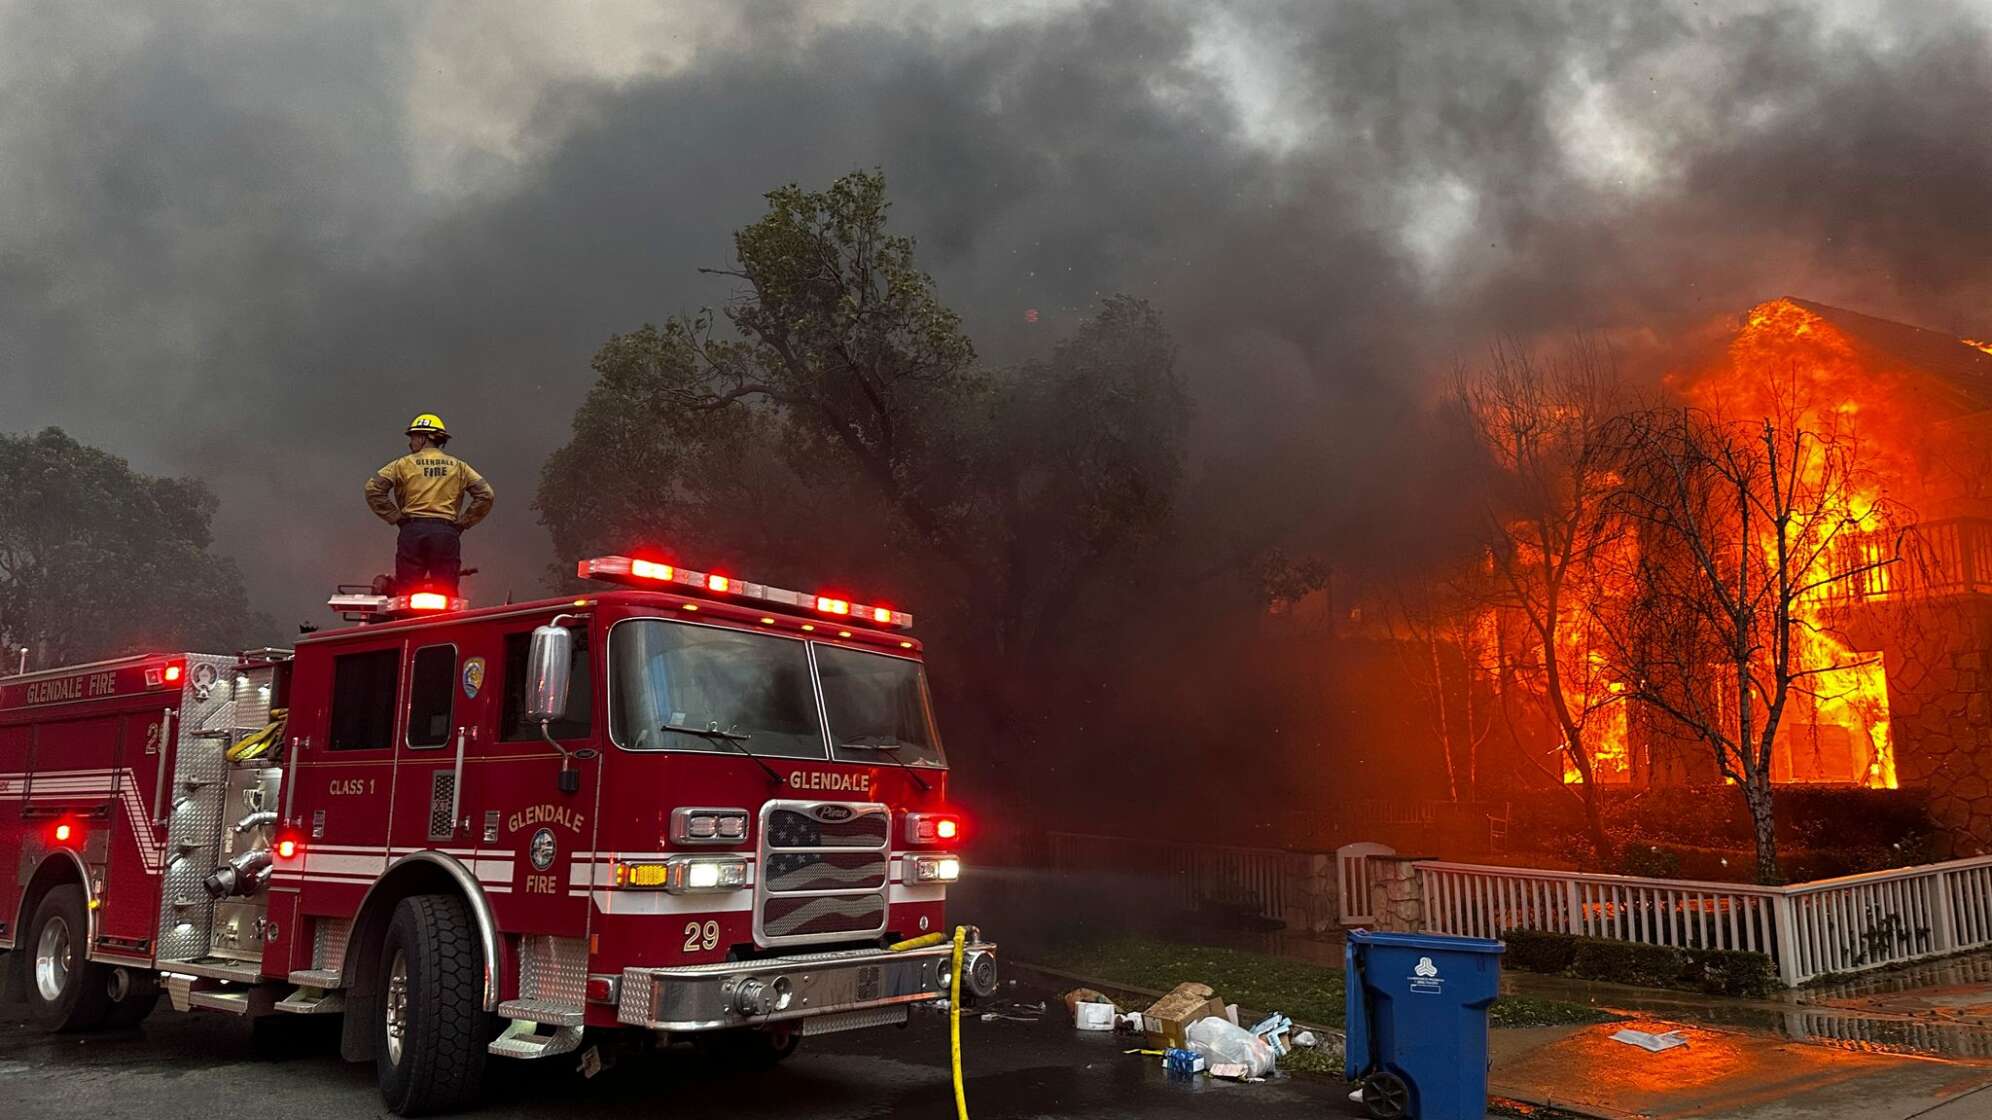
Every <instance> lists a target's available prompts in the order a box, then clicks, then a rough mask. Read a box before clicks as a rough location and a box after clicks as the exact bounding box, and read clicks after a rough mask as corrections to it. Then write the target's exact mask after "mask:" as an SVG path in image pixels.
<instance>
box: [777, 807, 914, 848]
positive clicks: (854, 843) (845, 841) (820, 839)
mask: <svg viewBox="0 0 1992 1120" xmlns="http://www.w3.org/2000/svg"><path fill="white" fill-rule="evenodd" d="M871 808H877V809H879V810H881V811H880V812H876V813H873V812H867V811H866V810H867V809H871ZM884 808H885V807H884V806H883V805H879V806H865V805H845V804H842V803H840V802H821V803H818V804H814V805H811V806H810V807H809V808H808V809H776V810H775V811H774V812H772V813H769V814H768V828H767V835H768V839H769V842H770V843H771V844H773V845H775V846H776V847H795V848H882V847H884V846H885V837H886V833H887V832H889V831H891V826H892V822H891V820H890V819H889V818H888V817H887V816H886V815H885V813H884V812H883V810H884ZM845 809H848V810H850V811H851V812H852V813H853V814H854V815H853V816H851V817H849V818H848V819H845V820H841V821H839V820H827V821H826V820H820V819H818V818H817V817H816V816H815V814H814V813H812V812H811V811H810V810H816V811H829V812H832V813H835V812H837V811H839V810H845Z"/></svg>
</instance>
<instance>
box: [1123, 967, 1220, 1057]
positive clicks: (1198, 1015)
mask: <svg viewBox="0 0 1992 1120" xmlns="http://www.w3.org/2000/svg"><path fill="white" fill-rule="evenodd" d="M1212 1015H1215V1016H1217V1017H1218V1018H1220V1019H1222V1018H1224V1001H1222V1000H1220V999H1218V998H1217V993H1216V992H1215V991H1213V990H1212V989H1211V987H1210V985H1208V984H1198V983H1194V982H1191V983H1185V984H1178V985H1176V990H1175V991H1173V992H1170V993H1169V994H1168V995H1166V996H1163V997H1162V998H1161V999H1158V1000H1156V1001H1155V1002H1154V1003H1151V1004H1149V1005H1148V1010H1147V1011H1144V1012H1142V1014H1141V1033H1142V1034H1144V1035H1146V1036H1147V1039H1148V1048H1149V1049H1150V1050H1167V1049H1169V1048H1170V1047H1172V1046H1173V1047H1176V1048H1177V1049H1187V1048H1188V1047H1189V1045H1190V1042H1189V1038H1188V1036H1187V1035H1186V1034H1185V1032H1186V1031H1188V1030H1189V1029H1190V1024H1191V1023H1195V1022H1197V1021H1199V1020H1201V1019H1206V1018H1209V1017H1210V1016H1212Z"/></svg>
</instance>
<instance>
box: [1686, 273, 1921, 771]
mask: <svg viewBox="0 0 1992 1120" xmlns="http://www.w3.org/2000/svg"><path fill="white" fill-rule="evenodd" d="M1681 388H1682V389H1683V390H1684V393H1685V395H1686V396H1687V398H1688V399H1689V401H1690V402H1691V403H1693V404H1696V405H1698V406H1701V407H1704V408H1708V409H1710V410H1712V411H1717V412H1720V413H1723V414H1725V415H1728V416H1731V417H1738V418H1744V417H1756V416H1769V415H1774V414H1777V413H1779V412H1780V411H1782V412H1783V413H1784V414H1785V416H1786V417H1787V419H1786V421H1785V422H1786V423H1789V424H1794V425H1797V426H1799V427H1801V428H1803V429H1805V430H1808V431H1815V432H1817V431H1829V430H1830V431H1837V432H1840V433H1842V434H1844V435H1846V436H1847V437H1849V438H1850V439H1852V440H1853V441H1854V443H1855V445H1856V446H1857V448H1858V453H1859V454H1860V455H1861V456H1862V458H1863V460H1864V461H1865V462H1867V463H1868V464H1870V465H1871V468H1872V470H1871V473H1870V474H1869V475H1868V476H1867V477H1865V478H1864V479H1863V480H1862V482H1861V484H1859V485H1856V486H1851V487H1846V488H1844V492H1838V493H1836V494H1835V495H1834V497H1833V498H1832V500H1833V501H1834V502H1835V503H1836V505H1837V508H1835V509H1833V510H1831V511H1830V512H1831V513H1832V514H1833V515H1834V516H1833V520H1835V521H1839V522H1842V523H1843V524H1845V525H1846V526H1848V527H1849V528H1850V529H1851V532H1850V533H1849V535H1848V536H1847V537H1846V545H1847V546H1848V547H1851V548H1853V549H1856V550H1858V551H1856V552H1855V553H1853V554H1851V556H1850V554H1849V553H1848V552H1847V551H1846V549H1844V548H1843V549H1836V550H1829V551H1827V552H1825V553H1822V554H1821V555H1820V556H1819V557H1818V558H1817V559H1816V560H1815V561H1814V563H1813V565H1812V567H1811V569H1810V570H1808V571H1807V572H1805V573H1803V575H1804V579H1805V581H1806V582H1807V583H1817V584H1820V585H1821V586H1820V587H1819V589H1818V590H1817V591H1815V592H1814V593H1812V594H1810V595H1808V596H1806V597H1805V598H1804V599H1803V600H1801V602H1800V603H1798V604H1797V610H1798V616H1799V617H1798V623H1799V625H1798V626H1797V627H1796V628H1795V634H1794V638H1795V640H1796V642H1797V649H1796V650H1795V654H1794V656H1795V659H1796V660H1797V662H1798V664H1799V665H1800V666H1801V667H1802V668H1804V669H1805V670H1807V671H1808V672H1809V673H1811V674H1812V675H1811V676H1809V677H1808V678H1807V685H1806V688H1805V691H1804V692H1803V693H1801V694H1800V695H1799V696H1797V697H1795V698H1794V703H1793V704H1792V706H1791V707H1790V708H1789V709H1788V710H1787V712H1786V714H1785V717H1784V721H1783V723H1782V725H1781V727H1780V729H1779V742H1778V746H1777V751H1776V761H1775V766H1776V771H1775V772H1776V776H1777V778H1778V779H1779V780H1782V781H1800V782H1803V781H1814V782H1822V781H1823V782H1838V781H1848V782H1854V783H1858V784H1861V785H1866V786H1869V787H1872V788H1880V789H1894V788H1895V786H1896V772H1895V747H1894V741H1893V738H1892V737H1891V733H1890V726H1889V715H1888V678H1887V672H1886V670H1885V668H1884V666H1883V664H1882V658H1881V654H1880V653H1879V652H1878V651H1864V650H1858V649H1854V648H1852V647H1851V646H1849V645H1848V644H1847V643H1846V642H1845V641H1844V640H1843V639H1842V638H1841V637H1839V636H1838V635H1839V633H1840V629H1841V628H1840V627H1838V626H1836V625H1835V622H1836V620H1835V618H1833V617H1832V613H1831V612H1833V611H1835V610H1836V609H1838V607H1839V605H1840V604H1844V603H1845V602H1846V601H1847V599H1848V598H1849V596H1850V595H1855V596H1858V595H1862V594H1865V595H1867V596H1868V597H1875V596H1878V595H1884V594H1886V593H1887V590H1888V587H1889V580H1890V576H1891V572H1892V567H1891V566H1890V565H1889V564H1888V561H1890V560H1891V559H1892V557H1890V556H1888V555H1885V554H1883V551H1882V550H1883V549H1884V548H1885V547H1886V546H1885V544H1884V543H1883V542H1882V541H1881V540H1879V539H1877V538H1878V537H1879V536H1880V534H1879V533H1878V532H1877V530H1879V529H1880V528H1881V525H1880V524H1879V511H1880V510H1881V509H1882V505H1883V498H1884V496H1885V493H1886V491H1888V490H1889V489H1891V488H1901V487H1905V486H1906V485H1908V484H1909V480H1910V479H1911V478H1912V477H1913V473H1914V472H1913V469H1912V466H1911V464H1910V463H1909V457H1910V455H1911V454H1912V448H1913V446H1914V444H1913V442H1912V441H1913V438H1914V436H1913V432H1914V425H1913V418H1911V417H1909V416H1906V415H1904V414H1903V411H1902V407H1901V405H1900V404H1898V403H1897V402H1898V401H1900V400H1901V399H1902V397H1903V395H1902V394H1900V393H1898V392H1896V389H1897V388H1898V386H1897V383H1896V379H1895V376H1894V375H1893V374H1892V373H1891V372H1890V371H1887V370H1882V369H1877V368H1874V367H1873V366H1872V365H1871V364H1870V363H1868V362H1866V361H1864V360H1863V359H1862V357H1861V355H1860V354H1859V352H1858V351H1857V349H1856V348H1855V346H1854V345H1853V343H1852V341H1851V340H1849V339H1848V338H1847V337H1846V336H1845V335H1843V334H1842V333H1841V332H1840V331H1839V330H1838V329H1836V328H1835V327H1834V326H1833V325H1832V324H1831V323H1829V322H1827V321H1826V320H1825V319H1823V318H1821V317H1820V316H1819V315H1817V314H1816V313H1814V312H1812V311H1811V310H1808V309H1807V308H1805V307H1802V306H1800V305H1799V304H1797V303H1795V302H1793V301H1792V300H1789V299H1779V300H1772V301H1771V302H1769V303H1765V304H1761V305H1759V306H1757V307H1755V308H1753V309H1752V310H1751V311H1750V313H1749V315H1748V316H1747V317H1746V318H1745V321H1744V326H1743V329H1742V330H1741V331H1739V332H1738V333H1737V336H1736V338H1735V340H1734V341H1733V342H1732V343H1731V344H1730V347H1729V352H1728V354H1727V355H1726V358H1725V360H1724V361H1722V362H1720V363H1718V364H1717V365H1716V366H1715V367H1714V368H1713V369H1710V370H1708V371H1705V372H1704V373H1703V374H1701V375H1700V376H1698V377H1695V378H1693V379H1691V380H1689V381H1688V382H1687V383H1686V384H1685V385H1683V386H1681ZM1800 469H1801V470H1802V472H1804V477H1805V478H1806V479H1807V481H1808V482H1817V481H1818V477H1819V475H1820V474H1821V473H1822V472H1823V471H1824V470H1825V469H1826V467H1825V464H1824V463H1823V462H1822V461H1819V458H1818V456H1817V455H1815V456H1814V457H1813V459H1812V461H1808V462H1806V463H1803V464H1801V465H1800ZM1773 541H1774V538H1773V537H1771V536H1770V534H1768V533H1767V534H1766V536H1765V543H1764V547H1765V548H1766V550H1767V552H1768V550H1770V549H1772V548H1773V547H1774V545H1773ZM1868 565H1873V567H1872V568H1871V570H1869V571H1867V572H1866V573H1864V575H1862V576H1857V577H1853V578H1852V579H1843V578H1839V577H1840V576H1841V574H1842V573H1844V572H1848V571H1852V570H1856V569H1859V568H1862V567H1865V566H1868ZM1856 583H1857V584H1859V586H1850V585H1851V584H1856Z"/></svg>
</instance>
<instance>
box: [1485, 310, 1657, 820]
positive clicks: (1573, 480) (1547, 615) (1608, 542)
mask: <svg viewBox="0 0 1992 1120" xmlns="http://www.w3.org/2000/svg"><path fill="white" fill-rule="evenodd" d="M1454 403H1455V406H1456V408H1457V414H1458V416H1459V417H1460V418H1461V419H1462V421H1463V422H1464V423H1465V424H1466V426H1467V428H1468V430H1469V431H1470V432H1471V433H1472V434H1473V437H1474V441H1475V443H1476V444H1477V445H1478V446H1479V448H1480V449H1481V452H1482V453H1483V454H1484V455H1485V456H1486V459H1487V463H1486V464H1485V469H1483V470H1481V471H1477V472H1475V474H1474V479H1475V482H1474V486H1475V489H1476V492H1477V494H1478V497H1479V514H1480V517H1479V520H1480V531H1481V535H1480V541H1479V544H1480V546H1481V548H1482V550H1483V554H1484V555H1485V556H1486V558H1487V563H1488V567H1489V571H1490V574H1491V575H1492V577H1493V578H1492V579H1491V580H1489V581H1487V586H1488V587H1489V589H1490V590H1491V592H1492V595H1491V597H1490V599H1489V601H1488V603H1487V605H1488V606H1489V607H1491V608H1492V609H1494V610H1497V611H1501V612H1503V613H1505V614H1507V615H1509V616H1511V617H1512V618H1514V619H1516V620H1518V623H1519V625H1518V626H1517V627H1516V630H1517V631H1518V639H1519V640H1518V641H1517V642H1516V643H1515V645H1514V646H1513V647H1512V648H1510V647H1508V646H1507V645H1506V643H1505V641H1504V642H1503V648H1502V649H1500V651H1499V659H1500V662H1501V673H1502V683H1503V685H1504V687H1505V685H1506V684H1507V683H1508V682H1509V681H1512V682H1514V683H1515V684H1517V685H1519V686H1520V688H1521V690H1522V692H1523V693H1524V694H1525V695H1527V696H1528V697H1530V698H1531V699H1532V700H1533V701H1534V704H1535V706H1536V707H1537V708H1538V709H1539V710H1540V711H1541V713H1542V715H1543V717H1544V721H1545V722H1546V723H1547V724H1548V725H1549V726H1550V727H1551V728H1553V729H1554V730H1555V731H1556V733H1557V736H1558V742H1557V744H1556V745H1557V748H1558V749H1559V751H1560V753H1561V755H1562V761H1563V762H1564V763H1565V764H1566V765H1567V767H1568V770H1569V772H1570V775H1571V776H1572V777H1573V778H1574V779H1575V781H1574V782H1570V783H1567V784H1564V783H1563V782H1562V779H1563V775H1562V774H1561V773H1553V774H1550V775H1549V777H1550V780H1552V781H1555V782H1558V783H1559V784H1564V785H1565V788H1567V789H1569V790H1570V791H1571V792H1572V793H1574V794H1576V795H1577V796H1578V797H1579V798H1580V799H1581V800H1582V803H1583V808H1584V820H1585V824H1586V828H1587V831H1588V832H1589V834H1590V838H1591V844H1592V846H1593V847H1594V849H1595V850H1596V851H1597V854H1598V856H1599V858H1601V859H1603V858H1607V857H1608V856H1609V855H1610V842H1609V840H1608V838H1607V836H1606V834H1605V828H1604V820H1603V813H1602V808H1601V804H1602V798H1601V796H1600V790H1599V786H1600V784H1601V779H1602V777H1603V775H1602V773H1601V772H1600V771H1601V769H1602V765H1601V764H1602V763H1604V762H1606V761H1607V752H1610V751H1616V752H1620V754H1621V756H1620V757H1613V758H1610V761H1611V763H1612V764H1614V765H1623V764H1624V763H1625V762H1626V761H1627V760H1626V759H1624V758H1623V757H1622V752H1623V751H1624V750H1625V747H1626V742H1625V736H1624V730H1623V729H1624V714H1623V708H1622V707H1621V705H1622V703H1623V701H1622V697H1621V695H1620V693H1619V692H1618V691H1617V690H1616V689H1615V688H1614V687H1613V685H1614V683H1615V682H1613V681H1612V680H1611V679H1610V673H1609V670H1608V668H1607V666H1606V662H1605V659H1604V658H1602V657H1601V656H1599V655H1598V635H1597V634H1596V633H1595V632H1594V617H1595V611H1594V609H1593V608H1594V607H1595V606H1596V605H1597V600H1598V598H1599V597H1600V596H1601V595H1604V594H1606V593H1608V587H1607V586H1606V583H1605V581H1604V580H1603V579H1602V578H1601V568H1602V561H1603V560H1604V559H1605V558H1607V557H1608V556H1609V554H1610V552H1611V550H1612V549H1613V548H1614V547H1615V546H1616V545H1618V544H1619V543H1620V542H1621V541H1622V539H1623V537H1624V532H1625V520H1624V518H1623V517H1622V516H1615V514H1614V511H1613V509H1612V507H1611V505H1610V503H1609V501H1608V498H1609V496H1610V495H1611V493H1612V491H1613V489H1614V487H1615V486H1616V484H1617V480H1618V475H1617V473H1616V466H1617V464H1616V462H1615V458H1616V448H1615V446H1614V444H1613V442H1612V440H1611V438H1610V436H1609V434H1608V433H1610V432H1611V431H1612V425H1613V422H1614V421H1615V419H1616V417H1617V414H1618V412H1619V409H1620V407H1621V392H1620V388H1619V379H1618V376H1617V372H1616V370H1615V369H1613V367H1612V363H1611V360H1610V355H1609V353H1608V352H1606V351H1605V350H1603V349H1602V348H1601V347H1599V346H1598V345H1596V344H1594V343H1592V342H1590V341H1588V340H1579V341H1577V342H1575V343H1573V344H1572V345H1571V346H1570V347H1569V348H1568V349H1567V350H1566V351H1564V352H1563V353H1561V354H1558V355H1554V356H1550V357H1539V356H1536V355H1533V354H1530V353H1529V352H1527V351H1526V350H1521V349H1517V348H1515V347H1511V346H1505V345H1504V346H1500V347H1497V348H1496V349H1495V351H1494V352H1493V355H1492V357H1491V358H1490V360H1489V361H1488V363H1487V365H1486V366H1485V367H1484V368H1482V369H1479V370H1475V371H1471V372H1463V373H1462V374H1461V376H1460V377H1459V378H1458V379H1457V382H1456V385H1455V390H1454ZM1523 757H1524V758H1526V759H1528V760H1530V761H1531V762H1533V761H1534V755H1533V754H1532V753H1529V752H1524V754H1523Z"/></svg>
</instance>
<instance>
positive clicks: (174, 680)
mask: <svg viewBox="0 0 1992 1120" xmlns="http://www.w3.org/2000/svg"><path fill="white" fill-rule="evenodd" d="M186 671H187V667H186V666H185V665H182V664H180V663H179V662H178V661H175V662H173V663H172V664H171V665H168V666H166V683H167V684H179V683H180V674H182V673H184V672H186Z"/></svg>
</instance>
